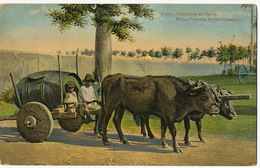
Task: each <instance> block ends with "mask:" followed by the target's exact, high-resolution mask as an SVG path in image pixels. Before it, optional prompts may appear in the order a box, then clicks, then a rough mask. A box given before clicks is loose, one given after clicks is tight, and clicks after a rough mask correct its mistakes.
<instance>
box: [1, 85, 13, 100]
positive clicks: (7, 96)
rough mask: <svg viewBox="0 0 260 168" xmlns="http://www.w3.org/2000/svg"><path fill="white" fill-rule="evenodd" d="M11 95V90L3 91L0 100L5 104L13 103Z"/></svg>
mask: <svg viewBox="0 0 260 168" xmlns="http://www.w3.org/2000/svg"><path fill="white" fill-rule="evenodd" d="M13 94H14V91H13V88H8V89H5V90H4V91H3V92H2V93H1V95H0V100H1V101H3V102H5V103H14V101H13Z"/></svg>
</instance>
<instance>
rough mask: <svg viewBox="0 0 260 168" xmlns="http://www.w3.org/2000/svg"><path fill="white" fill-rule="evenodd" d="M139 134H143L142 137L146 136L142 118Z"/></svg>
mask: <svg viewBox="0 0 260 168" xmlns="http://www.w3.org/2000/svg"><path fill="white" fill-rule="evenodd" d="M141 134H142V135H143V137H146V131H145V121H144V118H141Z"/></svg>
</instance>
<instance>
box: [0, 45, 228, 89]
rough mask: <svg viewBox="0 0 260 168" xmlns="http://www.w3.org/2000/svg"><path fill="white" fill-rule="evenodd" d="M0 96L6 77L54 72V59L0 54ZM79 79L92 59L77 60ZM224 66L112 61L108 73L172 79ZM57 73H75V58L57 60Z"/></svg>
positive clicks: (218, 71) (8, 84) (6, 85)
mask: <svg viewBox="0 0 260 168" xmlns="http://www.w3.org/2000/svg"><path fill="white" fill-rule="evenodd" d="M0 58H1V59H0V78H1V79H2V80H1V82H0V93H1V92H2V91H3V90H4V89H7V88H9V87H12V85H11V80H10V77H9V73H10V72H11V73H12V74H13V78H14V80H15V82H17V81H18V80H20V79H21V78H23V77H25V76H26V75H28V74H31V73H33V72H38V71H43V70H58V62H57V56H56V55H48V54H40V53H27V52H19V51H3V50H2V51H1V50H0ZM78 63H79V64H78V67H79V76H80V77H81V78H83V77H84V75H85V74H86V73H92V72H93V70H94V66H95V63H94V59H93V56H92V57H90V56H79V60H78ZM223 69H224V65H219V64H207V63H188V62H187V63H176V62H174V61H169V60H148V59H144V58H123V57H113V61H112V73H124V74H130V75H140V76H144V75H174V76H197V75H217V74H221V73H222V71H223ZM61 70H62V71H69V72H76V58H75V56H61Z"/></svg>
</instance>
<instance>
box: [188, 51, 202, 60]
mask: <svg viewBox="0 0 260 168" xmlns="http://www.w3.org/2000/svg"><path fill="white" fill-rule="evenodd" d="M196 59H201V56H200V49H199V48H196V49H195V51H192V52H191V54H190V56H189V61H190V60H194V61H195V60H196Z"/></svg>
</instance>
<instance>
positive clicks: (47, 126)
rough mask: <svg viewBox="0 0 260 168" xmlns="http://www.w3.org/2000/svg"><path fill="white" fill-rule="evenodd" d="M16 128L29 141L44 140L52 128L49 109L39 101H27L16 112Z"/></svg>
mask: <svg viewBox="0 0 260 168" xmlns="http://www.w3.org/2000/svg"><path fill="white" fill-rule="evenodd" d="M16 123H17V129H18V132H19V133H20V134H21V136H22V137H23V138H24V139H25V140H27V141H29V142H42V141H44V140H46V139H47V138H48V137H49V136H50V135H51V133H52V130H53V118H52V115H51V113H50V111H49V109H48V108H47V107H46V106H45V105H43V104H42V103H39V102H29V103H26V104H24V105H22V107H21V108H20V110H19V111H18V114H17V120H16Z"/></svg>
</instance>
